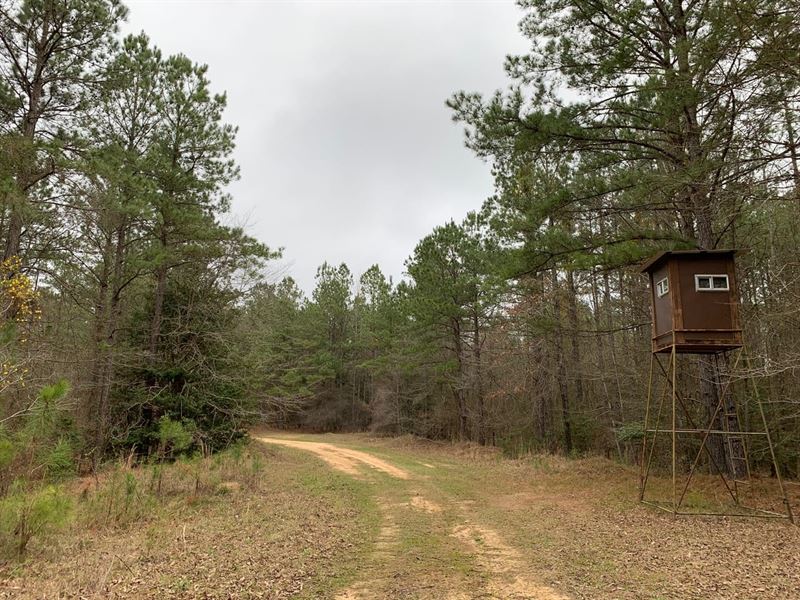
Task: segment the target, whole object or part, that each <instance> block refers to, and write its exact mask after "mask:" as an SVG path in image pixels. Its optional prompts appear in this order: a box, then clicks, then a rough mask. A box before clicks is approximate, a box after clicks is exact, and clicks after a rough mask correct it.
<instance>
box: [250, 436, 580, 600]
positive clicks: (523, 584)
mask: <svg viewBox="0 0 800 600" xmlns="http://www.w3.org/2000/svg"><path fill="white" fill-rule="evenodd" d="M256 439H258V440H260V441H262V442H265V443H268V444H279V445H282V446H287V447H290V448H297V449H300V450H306V451H309V452H312V453H314V454H316V455H317V456H319V457H320V458H321V459H322V460H324V461H325V462H326V463H328V464H329V465H330V466H331V467H333V468H334V469H338V470H340V471H342V472H344V473H347V474H349V475H353V476H355V477H360V476H362V472H361V471H360V470H359V468H358V467H359V466H360V465H367V466H369V467H372V468H374V469H376V470H378V471H382V472H384V473H387V474H388V475H391V476H392V477H394V478H396V479H402V480H409V479H411V475H410V473H409V472H408V471H406V470H404V469H401V468H399V467H396V466H394V465H392V464H390V463H388V462H386V461H385V460H382V459H380V458H378V457H376V456H373V455H371V454H368V453H366V452H361V451H359V450H352V449H349V448H343V447H340V446H335V445H333V444H328V443H324V442H309V441H301V440H291V439H286V438H273V437H258V438H256ZM425 466H429V465H425ZM410 494H411V495H410V498H409V501H408V502H407V503H404V504H401V505H392V504H391V503H389V502H387V501H386V500H379V502H378V506H379V508H380V511H381V522H382V524H381V528H380V530H379V533H378V537H377V540H376V542H375V554H374V555H375V558H377V559H378V562H379V563H380V562H383V561H386V560H388V559H390V558H392V557H393V556H394V554H395V553H396V552H397V551H398V546H399V542H400V527H399V525H398V521H397V518H396V517H397V515H396V514H395V511H396V510H397V509H399V508H410V509H411V510H416V511H420V512H424V513H427V514H429V515H438V514H441V513H443V511H444V507H443V506H441V505H440V504H437V503H435V502H433V501H431V500H428V499H427V498H425V497H424V495H423V494H422V493H421V492H420V491H419V490H418V489H414V490H412V491H410ZM451 535H452V536H453V537H454V538H456V539H457V540H458V541H459V542H460V543H461V545H462V546H463V548H464V549H465V550H466V551H467V552H468V553H469V554H471V555H473V556H474V557H475V560H476V564H477V565H478V566H479V567H480V568H481V570H482V571H483V572H484V573H485V574H486V575H487V577H486V582H485V583H486V589H485V590H480V591H478V590H474V591H472V592H470V593H466V592H460V591H453V592H451V593H445V594H441V595H440V596H439V597H441V598H446V599H447V600H469V599H470V598H487V597H488V598H497V599H500V600H569V597H568V596H565V595H563V594H561V593H559V592H557V591H556V590H554V589H553V588H551V587H549V586H546V585H543V584H541V583H539V582H537V581H535V580H534V579H532V578H530V577H528V576H526V575H525V572H526V571H527V570H528V567H527V566H526V564H525V561H524V560H523V558H522V555H521V554H520V552H519V551H517V550H516V549H515V548H513V547H511V546H509V545H508V544H507V543H506V542H505V541H504V540H503V539H502V537H501V536H500V534H498V533H497V532H496V531H495V530H493V529H491V528H489V527H486V526H483V525H477V524H474V523H470V522H469V521H468V520H467V519H464V520H463V522H462V523H461V524H459V525H457V526H456V527H454V528H453V530H452V531H451ZM382 579H384V578H382V577H381V576H375V575H374V574H373V576H372V577H370V578H369V579H367V580H363V581H360V582H357V583H355V584H353V585H351V586H350V587H349V588H347V589H345V590H344V591H342V592H340V593H339V594H338V595H337V596H336V599H335V600H369V599H375V598H382V597H384V596H383V595H382V594H381V592H379V591H378V589H379V588H380V583H381V581H382Z"/></svg>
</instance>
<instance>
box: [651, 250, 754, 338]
mask: <svg viewBox="0 0 800 600" xmlns="http://www.w3.org/2000/svg"><path fill="white" fill-rule="evenodd" d="M733 255H734V251H733V250H673V251H670V252H662V253H661V254H658V255H656V256H654V257H653V258H652V259H650V260H649V261H648V262H647V263H646V264H645V265H644V266H643V267H642V272H643V273H647V275H648V276H649V278H650V295H651V303H652V312H653V352H669V351H671V350H672V348H673V346H674V347H675V351H676V352H678V353H684V354H686V353H688V354H705V353H715V352H721V351H722V352H724V351H727V350H733V349H735V348H739V347H741V346H742V328H741V324H740V322H739V304H738V294H737V291H736V272H735V269H734V264H733Z"/></svg>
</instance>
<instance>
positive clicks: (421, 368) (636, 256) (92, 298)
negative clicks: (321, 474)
mask: <svg viewBox="0 0 800 600" xmlns="http://www.w3.org/2000/svg"><path fill="white" fill-rule="evenodd" d="M520 6H521V13H520V14H521V18H522V21H521V29H522V31H523V33H524V34H525V35H526V36H527V37H528V38H529V40H530V44H531V46H530V51H529V53H527V54H526V55H524V56H510V57H508V58H507V60H506V71H507V74H508V79H509V85H508V87H507V89H506V90H504V91H499V92H497V93H495V94H494V95H491V96H488V97H484V96H481V95H480V94H472V93H464V92H459V93H456V94H454V95H453V97H452V98H451V99H450V100H449V101H448V106H449V107H450V110H451V111H452V115H453V117H454V119H455V120H456V121H457V122H458V123H459V124H461V126H463V127H464V129H465V131H466V143H467V145H468V147H469V148H470V149H472V151H474V153H475V154H476V159H482V160H485V161H487V162H488V163H489V164H490V165H491V167H492V173H493V175H494V179H495V188H496V191H495V194H494V195H493V196H492V197H491V198H489V199H487V200H486V202H485V203H484V204H483V206H482V207H481V208H480V209H479V210H476V211H475V212H473V213H470V214H469V215H467V216H466V218H464V219H463V220H454V221H452V222H449V223H445V224H442V225H441V226H439V227H437V228H436V229H434V231H432V232H431V233H430V234H428V235H427V236H425V237H424V238H423V239H422V240H421V241H420V242H419V243H418V244H417V246H416V247H415V248H414V249H413V251H412V253H411V255H410V257H409V258H408V260H407V262H406V273H407V275H406V276H405V277H404V278H403V279H402V280H401V281H391V280H390V279H388V278H387V277H386V276H385V275H384V274H382V273H381V271H380V268H379V267H378V266H374V267H372V268H370V269H369V270H368V271H367V272H365V273H363V274H358V273H353V272H351V271H350V270H349V268H348V267H347V266H346V265H335V264H328V263H325V264H323V265H322V266H321V267H320V268H319V270H318V273H317V280H316V287H315V289H314V290H313V291H312V292H311V293H310V295H308V296H307V295H305V294H304V293H303V291H302V290H300V289H299V288H298V286H297V285H296V284H295V282H294V281H293V280H292V279H291V278H288V277H287V278H284V279H283V280H281V281H275V280H272V279H271V278H270V277H269V276H268V273H269V272H270V270H269V268H268V265H269V261H270V260H272V259H274V258H277V256H278V253H277V252H276V251H274V250H270V249H269V248H268V247H266V246H265V245H264V244H263V243H261V242H259V241H257V240H254V239H252V238H251V237H249V236H248V235H247V234H246V233H245V232H244V231H242V230H241V229H239V228H236V227H232V226H230V225H229V224H228V222H229V220H230V217H229V216H228V215H227V211H228V207H229V198H228V197H227V195H226V193H225V189H226V185H227V184H228V183H229V182H231V181H232V180H233V179H235V178H236V177H237V169H236V165H235V164H234V163H233V161H232V159H231V153H232V150H233V147H234V141H235V134H236V130H235V128H234V127H232V126H230V125H228V124H226V123H225V122H224V120H223V118H222V114H223V111H224V107H225V96H224V95H219V94H215V93H214V92H213V91H212V86H211V84H210V82H209V81H208V79H207V74H206V69H205V67H204V66H202V65H198V64H195V63H194V62H192V61H191V59H189V58H187V57H185V56H182V55H178V56H164V55H162V54H161V53H160V52H159V51H158V49H157V48H156V47H155V46H154V45H153V44H152V42H151V41H150V40H148V38H147V37H146V36H145V35H144V34H142V35H138V36H131V37H128V38H125V39H120V37H119V35H118V33H117V27H118V24H119V22H120V20H121V19H123V18H124V16H125V9H124V7H123V6H122V5H120V4H118V3H117V2H113V1H108V0H80V1H78V0H31V1H24V2H23V1H16V0H15V1H10V0H3V1H2V2H0V111H2V119H3V120H2V137H0V186H1V187H0V193H1V194H2V198H3V205H2V206H3V208H2V214H0V236H2V240H0V241H2V247H3V248H4V259H3V264H2V269H3V274H2V284H1V285H2V288H0V297H2V300H3V305H2V307H0V309H1V310H2V311H3V312H2V315H3V316H2V319H3V327H2V338H0V352H1V353H2V363H3V365H2V370H3V374H2V377H3V380H2V386H1V387H0V396H1V397H2V416H0V424H1V425H2V426H3V430H2V436H4V437H3V440H5V441H3V443H2V444H0V463H2V464H0V467H2V468H3V469H6V470H9V472H12V471H13V465H23V464H24V465H26V467H25V468H28V467H29V466H30V465H36V466H37V468H38V466H42V469H40V471H39V472H42V471H53V472H55V471H57V470H58V469H65V468H67V469H68V468H75V466H76V465H78V466H80V465H84V466H85V465H91V464H94V462H96V461H97V460H98V459H100V458H102V457H104V456H108V455H114V454H119V453H122V452H124V453H130V452H133V453H136V454H139V455H143V456H166V455H167V454H168V453H169V445H170V439H174V438H176V437H179V436H178V434H177V433H176V432H180V437H181V439H184V438H186V436H189V438H188V439H191V443H190V444H189V443H187V444H184V446H182V447H184V448H189V449H190V450H191V451H197V450H210V449H215V448H219V447H223V446H225V445H227V444H229V443H230V442H231V441H233V440H236V439H238V437H240V436H242V435H243V434H244V432H245V431H246V430H247V427H248V426H251V425H252V424H255V423H263V422H267V423H270V424H273V425H279V426H284V427H304V428H309V429H313V430H319V431H338V430H370V431H374V432H381V433H387V434H405V433H412V434H416V435H421V436H426V437H430V438H435V439H461V440H470V441H474V442H477V443H482V444H494V445H498V446H501V447H503V448H505V449H507V450H508V451H509V452H514V453H516V452H524V451H528V450H543V451H562V452H566V453H573V452H574V453H581V452H596V453H604V454H607V455H609V456H616V457H618V458H619V459H621V460H635V458H636V453H637V448H638V444H639V440H640V437H641V429H642V421H643V417H644V414H643V413H644V405H645V402H644V400H645V394H646V390H647V374H648V373H647V364H648V361H649V351H650V335H651V334H650V313H649V305H648V292H647V287H646V286H647V284H646V281H645V279H644V277H643V276H642V275H641V274H639V273H638V270H637V266H638V265H639V264H640V263H641V262H642V261H643V260H644V259H645V258H646V257H648V256H650V255H652V254H654V253H656V252H657V251H660V250H664V249H674V248H701V249H711V248H735V249H739V250H742V251H743V252H741V253H740V254H739V256H738V258H737V262H738V270H739V277H738V279H739V287H740V292H741V301H742V314H743V321H744V326H745V339H746V340H747V345H748V356H749V361H748V362H747V363H746V367H745V366H744V365H745V363H742V365H741V366H740V367H739V371H738V372H737V373H736V375H745V374H746V375H749V376H750V377H751V378H752V379H753V380H754V381H755V383H756V386H757V389H758V390H759V392H760V395H761V397H762V400H764V402H765V407H766V411H767V416H768V420H769V423H770V425H771V427H772V429H773V431H774V434H775V435H774V437H775V440H776V442H777V444H778V445H777V453H778V458H779V462H780V463H781V466H782V467H783V468H784V469H785V470H786V471H787V472H788V473H789V474H790V475H794V476H798V475H800V451H799V450H798V447H799V446H800V395H799V394H798V390H799V389H800V388H798V379H797V377H798V368H800V349H799V348H798V332H799V331H800V328H799V327H798V325H800V313H798V310H799V309H798V306H800V264H799V263H798V247H800V244H799V242H800V165H799V164H798V142H797V128H798V125H800V113H799V112H798V109H800V96H799V92H800V60H798V59H800V56H798V50H797V49H798V48H800V7H798V6H797V4H796V3H794V2H787V1H783V2H780V1H768V0H752V1H748V0H745V1H741V0H739V1H736V2H733V1H720V2H713V3H698V2H688V1H683V0H674V1H673V0H669V1H662V0H653V1H650V2H634V1H631V2H610V1H605V0H600V1H594V0H592V1H588V0H576V1H573V2H565V1H563V0H523V1H522V2H520ZM242 125H243V126H246V124H242ZM713 368H714V366H713V365H712V364H710V363H709V361H707V360H701V359H698V360H696V361H694V362H693V363H692V366H691V368H690V369H688V370H686V372H685V373H684V375H683V377H685V378H687V382H688V384H689V385H688V388H689V389H694V390H696V391H695V392H694V393H692V394H690V395H689V396H688V397H687V402H688V403H689V404H690V406H691V410H693V411H695V412H696V413H697V415H698V416H702V415H707V412H708V410H709V407H713V406H714V405H715V403H716V394H718V393H719V390H718V389H717V387H718V386H717V385H716V383H715V382H716V381H717V378H716V377H715V374H714V373H713V372H712V369H713ZM742 400H743V401H744V400H746V399H745V398H742ZM753 408H754V407H753V405H752V404H748V403H747V402H744V410H745V413H747V411H749V410H752V409H753ZM744 418H745V419H747V418H748V415H747V414H745V415H744ZM33 439H35V443H34V442H32V441H31V440H33ZM3 444H5V445H3ZM6 446H7V447H8V448H9V450H8V452H6V451H4V450H3V448H5V447H6ZM753 450H754V451H755V453H756V455H757V456H759V455H760V456H762V457H763V456H764V452H765V449H764V448H761V447H758V446H755V447H754V448H753ZM6 455H7V456H6ZM687 456H688V454H687ZM4 461H5V462H4ZM9 465H12V466H9ZM20 468H21V467H20ZM5 479H8V477H6V478H5Z"/></svg>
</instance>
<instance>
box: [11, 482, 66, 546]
mask: <svg viewBox="0 0 800 600" xmlns="http://www.w3.org/2000/svg"><path fill="white" fill-rule="evenodd" d="M71 509H72V502H71V501H70V499H69V498H68V497H67V495H66V494H64V492H63V491H62V490H60V489H58V488H56V487H54V486H46V487H43V488H40V489H38V490H36V491H33V492H28V491H26V490H25V489H24V488H23V486H22V485H21V484H20V483H19V482H15V484H14V485H13V486H12V489H11V491H10V492H9V494H8V495H7V496H6V497H5V498H3V499H2V501H0V533H1V534H2V538H3V546H4V548H5V550H6V551H9V550H12V551H13V553H14V554H16V555H17V556H18V557H22V556H24V555H25V551H26V549H27V547H28V543H29V542H30V541H31V539H33V538H34V537H36V536H42V535H45V534H47V533H49V532H51V531H53V530H56V529H58V528H60V527H61V526H63V525H64V524H65V523H66V522H67V521H68V519H69V517H70V515H71Z"/></svg>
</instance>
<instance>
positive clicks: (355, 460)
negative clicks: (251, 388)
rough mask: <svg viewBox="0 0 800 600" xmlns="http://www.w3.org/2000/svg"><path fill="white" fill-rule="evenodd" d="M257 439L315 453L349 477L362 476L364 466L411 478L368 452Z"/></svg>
mask: <svg viewBox="0 0 800 600" xmlns="http://www.w3.org/2000/svg"><path fill="white" fill-rule="evenodd" d="M256 439H257V440H259V441H262V442H265V443H267V444H279V445H281V446H288V447H290V448H298V449H300V450H307V451H309V452H313V453H314V454H316V455H317V456H319V457H320V458H321V459H322V460H324V461H325V462H326V463H328V464H329V465H330V466H332V467H333V468H334V469H338V470H340V471H344V472H345V473H347V474H349V475H355V476H359V475H361V472H360V471H359V470H358V465H359V464H364V465H367V466H370V467H372V468H374V469H377V470H379V471H383V472H384V473H388V474H389V475H391V476H392V477H396V478H397V479H408V478H409V477H410V475H409V473H408V471H406V470H404V469H401V468H399V467H395V466H394V465H392V464H390V463H388V462H386V461H385V460H382V459H380V458H378V457H376V456H372V455H371V454H367V453H366V452H360V451H359V450H351V449H350V448H342V447H341V446H334V445H333V444H326V443H323V442H306V441H300V440H289V439H285V438H273V437H258V438H256Z"/></svg>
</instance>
